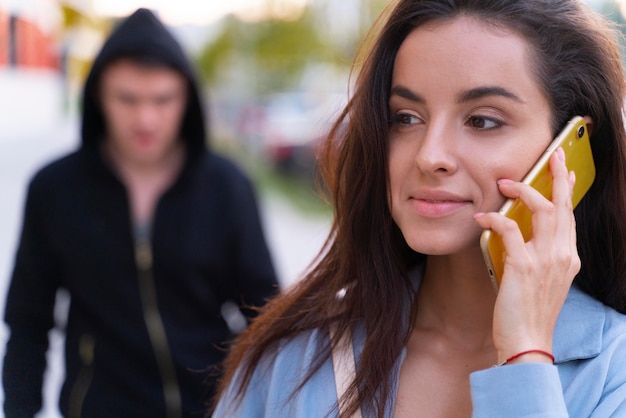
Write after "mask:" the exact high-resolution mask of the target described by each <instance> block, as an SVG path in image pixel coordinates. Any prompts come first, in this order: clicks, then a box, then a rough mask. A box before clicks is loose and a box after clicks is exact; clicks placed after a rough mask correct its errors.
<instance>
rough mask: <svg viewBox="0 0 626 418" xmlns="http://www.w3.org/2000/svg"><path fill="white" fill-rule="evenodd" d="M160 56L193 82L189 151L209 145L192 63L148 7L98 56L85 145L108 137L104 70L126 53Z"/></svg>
mask: <svg viewBox="0 0 626 418" xmlns="http://www.w3.org/2000/svg"><path fill="white" fill-rule="evenodd" d="M129 55H130V56H133V55H141V56H144V57H145V56H147V57H158V58H160V59H162V60H163V59H164V60H165V61H166V62H168V63H170V64H171V65H172V66H173V67H174V68H176V69H178V70H179V71H180V72H181V73H182V74H183V75H184V76H185V77H186V78H187V80H188V82H189V95H188V101H187V110H186V112H185V116H184V118H183V122H182V125H181V136H182V138H183V140H184V141H185V143H186V144H187V147H188V152H191V153H196V152H198V151H200V150H204V149H205V148H206V142H205V141H206V139H207V138H206V131H205V123H204V121H205V117H206V115H205V112H204V111H203V108H202V101H201V95H200V93H199V89H198V84H197V80H196V77H195V73H194V69H193V67H192V65H191V62H190V61H189V59H188V58H187V56H186V55H185V52H184V51H183V48H182V47H181V45H180V44H179V43H178V41H177V40H176V39H175V38H174V37H173V35H172V34H171V33H170V32H169V30H168V29H167V28H166V27H165V25H164V24H163V23H161V21H160V20H159V19H157V17H156V16H155V15H154V14H153V13H152V12H151V11H150V10H148V9H138V10H137V11H135V12H134V13H133V14H132V15H130V16H129V17H128V18H126V19H125V20H124V21H122V22H121V23H120V24H119V25H118V26H117V27H116V28H115V29H114V30H113V31H112V32H111V34H110V36H109V38H108V39H107V40H106V42H105V43H104V45H103V46H102V49H101V50H100V52H99V53H98V55H97V56H96V58H95V60H94V62H93V65H92V67H91V71H90V72H89V75H88V77H87V81H86V82H85V87H84V90H83V120H82V132H81V134H82V136H81V141H82V145H83V147H85V146H92V145H97V144H98V143H99V142H100V141H101V140H102V139H103V136H104V130H105V124H104V118H103V115H102V111H101V109H100V105H99V103H98V101H97V94H96V93H97V89H98V85H99V81H100V77H101V75H102V71H103V69H104V68H105V67H106V66H107V65H108V64H109V63H111V61H113V60H115V59H117V58H120V57H122V56H129Z"/></svg>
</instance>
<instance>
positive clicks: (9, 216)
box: [0, 70, 330, 418]
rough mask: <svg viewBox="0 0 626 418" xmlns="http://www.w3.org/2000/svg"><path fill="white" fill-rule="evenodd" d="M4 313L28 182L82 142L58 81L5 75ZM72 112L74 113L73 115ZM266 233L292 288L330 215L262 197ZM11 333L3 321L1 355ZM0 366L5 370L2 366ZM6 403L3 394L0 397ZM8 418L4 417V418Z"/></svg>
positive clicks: (55, 364) (55, 361) (51, 385)
mask: <svg viewBox="0 0 626 418" xmlns="http://www.w3.org/2000/svg"><path fill="white" fill-rule="evenodd" d="M0 92H1V94H0V115H1V116H0V231H2V233H0V312H2V313H3V312H4V306H5V294H6V289H7V286H8V281H9V277H10V273H11V268H12V263H13V257H14V255H15V249H16V245H17V239H18V235H19V229H20V225H21V219H22V209H23V205H24V198H25V192H26V187H27V184H28V180H29V179H30V177H31V176H32V174H34V172H35V171H36V170H37V169H38V168H40V167H41V166H42V165H43V164H45V163H46V162H48V161H50V160H52V159H54V158H56V157H58V156H60V155H62V154H64V153H66V152H68V151H70V150H72V149H74V148H76V147H77V145H78V132H79V121H78V120H77V119H76V118H75V117H70V116H67V114H68V112H66V111H62V110H60V109H62V108H63V86H62V83H61V79H60V78H59V77H58V76H55V75H51V74H45V73H27V72H26V73H24V72H21V73H17V72H13V71H11V70H8V71H5V72H2V71H0ZM70 113H71V112H70ZM259 198H260V203H261V214H262V217H263V223H264V226H265V233H266V236H267V239H268V242H269V245H270V250H271V251H272V254H273V257H274V261H275V266H276V268H277V271H278V274H279V278H280V280H281V282H282V285H283V286H288V285H289V284H291V283H293V282H294V281H295V280H297V278H298V277H299V276H300V274H301V273H302V272H303V271H304V270H305V268H306V267H307V266H308V264H309V263H310V262H311V261H312V260H313V258H314V257H315V255H316V254H317V252H318V251H319V249H320V248H321V246H322V244H323V242H324V240H325V238H326V235H327V233H328V229H329V226H330V219H328V217H324V216H319V217H311V216H304V215H303V214H301V213H300V212H298V211H297V210H296V209H294V207H293V206H291V204H290V203H289V202H288V201H287V200H285V199H283V198H281V197H280V194H277V193H272V194H265V193H259ZM7 335H8V331H7V329H6V327H5V325H4V323H3V322H0V357H4V345H5V342H6V338H7ZM51 340H52V345H51V350H50V352H49V355H50V360H51V361H50V363H51V365H52V367H51V369H50V372H49V373H48V375H47V376H46V386H45V390H44V392H45V395H44V396H45V409H44V411H43V412H42V414H40V416H43V417H46V418H51V417H58V416H59V413H58V412H57V408H56V405H55V404H54V402H55V401H54V400H55V399H56V397H57V394H58V389H59V386H58V384H59V381H60V380H61V378H62V371H61V370H62V363H61V357H60V350H61V348H62V347H61V345H62V340H61V339H60V337H59V335H58V334H57V333H54V332H53V334H52V338H51ZM0 367H1V365H0ZM0 395H1V396H0V401H1V400H3V398H4V396H3V391H2V392H0ZM1 416H3V414H2V412H0V417H1Z"/></svg>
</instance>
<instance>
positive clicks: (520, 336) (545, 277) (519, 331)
mask: <svg viewBox="0 0 626 418" xmlns="http://www.w3.org/2000/svg"><path fill="white" fill-rule="evenodd" d="M550 172H551V174H552V179H553V182H552V183H553V184H552V186H553V187H552V196H551V199H547V198H545V197H544V196H542V194H541V193H539V192H538V191H537V190H534V189H533V188H532V187H531V186H529V185H527V184H523V183H520V182H513V181H510V180H501V181H499V182H498V186H499V188H500V191H501V193H502V194H503V195H505V196H507V197H510V198H514V199H515V198H518V199H520V200H521V201H522V202H523V203H524V204H525V205H526V206H527V207H528V209H529V210H530V211H531V213H532V224H533V225H532V231H533V233H532V238H531V239H530V240H529V241H528V242H524V237H523V236H522V233H521V231H520V229H519V227H518V225H517V223H516V222H515V221H513V220H511V219H508V218H506V217H504V216H503V215H501V214H499V213H497V212H491V213H487V214H484V215H482V216H477V217H476V221H477V222H478V224H479V225H480V226H482V227H483V228H490V229H492V230H493V231H495V232H496V233H498V234H499V235H500V236H501V237H502V240H503V243H504V246H505V248H506V252H507V257H506V259H505V268H504V275H503V278H502V284H501V287H500V292H499V294H498V299H497V302H496V309H495V311H494V343H495V344H496V348H498V351H499V352H500V351H501V352H502V353H507V352H510V351H515V350H516V349H517V350H518V349H525V348H528V347H527V346H528V345H532V344H538V345H539V346H541V347H546V348H549V347H550V344H551V337H552V332H553V329H554V324H555V323H556V318H557V317H558V314H559V312H560V310H561V307H562V305H563V303H564V301H565V297H566V296H567V292H568V290H569V287H570V285H571V282H572V280H573V279H574V276H575V275H576V273H577V272H578V270H579V269H580V259H579V257H578V252H577V249H576V228H575V220H574V215H573V211H572V191H573V186H574V183H575V178H574V176H573V175H572V173H569V172H568V170H567V167H566V166H565V162H564V156H563V152H562V150H559V151H557V152H556V153H555V154H554V155H553V156H552V157H551V159H550Z"/></svg>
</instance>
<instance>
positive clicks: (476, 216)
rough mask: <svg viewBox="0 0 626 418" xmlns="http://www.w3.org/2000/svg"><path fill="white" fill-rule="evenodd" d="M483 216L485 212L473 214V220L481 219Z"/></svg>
mask: <svg viewBox="0 0 626 418" xmlns="http://www.w3.org/2000/svg"><path fill="white" fill-rule="evenodd" d="M483 216H485V212H477V213H475V214H474V219H478V218H482V217H483Z"/></svg>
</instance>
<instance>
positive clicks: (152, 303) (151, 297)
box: [135, 238, 182, 418]
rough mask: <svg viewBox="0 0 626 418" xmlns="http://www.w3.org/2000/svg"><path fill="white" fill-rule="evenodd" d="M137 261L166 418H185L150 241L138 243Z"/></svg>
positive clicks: (144, 310)
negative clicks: (158, 290) (162, 311)
mask: <svg viewBox="0 0 626 418" xmlns="http://www.w3.org/2000/svg"><path fill="white" fill-rule="evenodd" d="M135 261H136V263H137V270H138V273H139V277H138V280H139V293H140V295H141V305H142V310H143V316H144V321H145V323H146V327H147V329H148V336H149V337H150V342H151V343H152V348H153V350H154V354H155V356H156V361H157V365H158V367H159V372H160V374H161V380H162V384H163V395H164V397H165V407H166V417H167V418H180V417H182V399H181V394H180V386H179V384H178V378H177V377H176V369H175V368H174V361H173V359H172V356H171V352H170V348H169V344H168V342H167V335H166V333H165V326H164V325H163V319H162V318H161V314H160V312H159V306H158V300H157V293H156V284H155V281H154V274H153V260H152V248H151V246H150V242H149V240H148V239H146V238H138V239H136V240H135Z"/></svg>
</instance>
